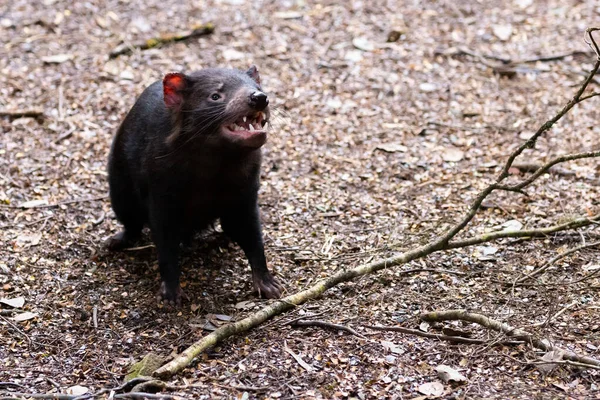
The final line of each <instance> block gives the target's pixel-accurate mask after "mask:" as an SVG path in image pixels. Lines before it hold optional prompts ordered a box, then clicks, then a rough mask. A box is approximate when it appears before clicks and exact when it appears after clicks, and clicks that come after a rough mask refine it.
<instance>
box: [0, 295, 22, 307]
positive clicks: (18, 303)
mask: <svg viewBox="0 0 600 400" xmlns="http://www.w3.org/2000/svg"><path fill="white" fill-rule="evenodd" d="M0 303H2V304H6V305H7V306H10V307H13V308H21V307H23V305H24V304H25V297H22V296H21V297H15V298H14V299H0Z"/></svg>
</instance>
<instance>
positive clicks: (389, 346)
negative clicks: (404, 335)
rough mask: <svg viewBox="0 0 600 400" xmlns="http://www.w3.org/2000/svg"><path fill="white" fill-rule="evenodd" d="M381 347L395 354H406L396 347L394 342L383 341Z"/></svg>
mask: <svg viewBox="0 0 600 400" xmlns="http://www.w3.org/2000/svg"><path fill="white" fill-rule="evenodd" d="M381 345H382V346H383V347H384V348H385V349H386V350H388V351H390V352H392V353H394V354H404V350H402V349H401V348H400V347H398V346H396V344H395V343H393V342H388V341H385V340H382V341H381Z"/></svg>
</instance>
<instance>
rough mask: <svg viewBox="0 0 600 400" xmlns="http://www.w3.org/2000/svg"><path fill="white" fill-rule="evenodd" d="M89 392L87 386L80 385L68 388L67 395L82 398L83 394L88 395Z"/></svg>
mask: <svg viewBox="0 0 600 400" xmlns="http://www.w3.org/2000/svg"><path fill="white" fill-rule="evenodd" d="M89 391H90V389H88V388H86V387H85V386H79V385H75V386H71V387H69V388H67V394H70V395H73V396H81V395H82V394H86V393H87V392H89Z"/></svg>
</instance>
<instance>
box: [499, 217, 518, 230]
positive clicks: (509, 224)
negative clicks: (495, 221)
mask: <svg viewBox="0 0 600 400" xmlns="http://www.w3.org/2000/svg"><path fill="white" fill-rule="evenodd" d="M501 227H502V230H504V231H520V230H521V228H523V224H522V223H521V222H519V221H517V220H516V219H511V220H509V221H506V222H505V223H503V224H502V225H501Z"/></svg>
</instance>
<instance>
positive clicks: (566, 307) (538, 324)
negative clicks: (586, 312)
mask: <svg viewBox="0 0 600 400" xmlns="http://www.w3.org/2000/svg"><path fill="white" fill-rule="evenodd" d="M577 304H579V302H578V301H574V302H572V303H570V304H567V305H566V306H564V307H563V308H561V309H560V311H559V312H557V313H556V314H554V315H551V316H549V317H548V318H547V319H546V320H545V321H542V322H536V323H535V324H531V325H529V326H530V327H533V328H537V327H539V326H546V325H548V324H549V323H550V321H552V320H553V319H554V320H556V318H558V317H560V316H561V315H562V314H564V313H565V312H566V311H567V310H568V309H569V308H571V307H573V306H575V305H577Z"/></svg>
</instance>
